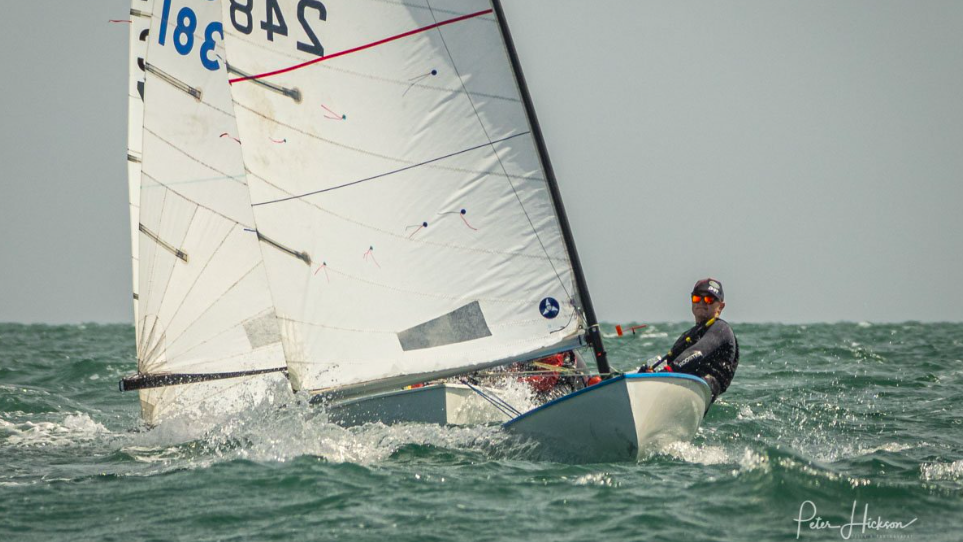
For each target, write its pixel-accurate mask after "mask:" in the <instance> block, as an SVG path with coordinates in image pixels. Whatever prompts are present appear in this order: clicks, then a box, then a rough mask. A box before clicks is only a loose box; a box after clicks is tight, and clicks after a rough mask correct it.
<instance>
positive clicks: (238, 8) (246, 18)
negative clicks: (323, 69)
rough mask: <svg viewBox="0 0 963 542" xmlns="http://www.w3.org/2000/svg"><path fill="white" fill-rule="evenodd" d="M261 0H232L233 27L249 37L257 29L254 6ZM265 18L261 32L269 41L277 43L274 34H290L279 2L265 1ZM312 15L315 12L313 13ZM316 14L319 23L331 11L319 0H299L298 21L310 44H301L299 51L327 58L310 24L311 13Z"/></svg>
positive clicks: (325, 18) (275, 0) (299, 43)
mask: <svg viewBox="0 0 963 542" xmlns="http://www.w3.org/2000/svg"><path fill="white" fill-rule="evenodd" d="M256 1H258V0H231V24H233V25H234V29H235V30H237V31H238V32H240V33H242V34H250V33H251V32H252V31H253V30H254V13H253V11H254V3H255V2H256ZM264 8H265V11H266V14H265V19H264V20H263V21H261V30H264V32H265V34H267V39H268V41H274V35H275V34H278V35H280V36H287V35H288V25H287V23H286V22H285V21H284V14H283V13H282V12H281V6H279V5H278V0H264ZM311 12H313V13H311ZM309 13H311V14H312V15H316V16H317V19H318V20H321V21H324V20H327V18H328V10H327V9H325V7H324V4H322V3H321V2H320V1H319V0H300V1H299V2H298V22H299V23H301V29H302V30H303V31H304V35H305V37H307V39H308V42H303V41H298V44H297V46H298V51H304V52H305V53H311V54H313V55H318V56H324V47H322V46H321V41H320V40H319V39H318V35H317V34H316V33H315V32H314V29H312V28H311V24H310V23H309V22H308V14H309Z"/></svg>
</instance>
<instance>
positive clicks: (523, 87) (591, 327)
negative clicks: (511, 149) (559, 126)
mask: <svg viewBox="0 0 963 542" xmlns="http://www.w3.org/2000/svg"><path fill="white" fill-rule="evenodd" d="M491 1H492V7H493V8H494V9H495V18H496V19H498V27H499V28H500V29H501V31H502V36H503V37H504V38H505V47H506V48H507V49H508V57H509V60H510V62H511V65H512V71H513V72H514V73H515V81H516V82H517V83H518V90H519V92H520V93H521V95H522V101H523V102H524V104H525V112H526V114H527V115H528V122H529V124H530V125H531V128H532V136H533V137H534V138H535V145H536V148H537V149H538V156H539V159H540V160H541V162H542V167H543V168H545V178H546V179H547V181H548V187H549V192H550V193H551V195H552V202H553V203H554V204H555V211H556V212H557V213H558V221H559V225H560V227H561V230H562V237H563V238H564V239H565V246H566V247H567V248H568V253H569V257H570V258H571V259H572V270H573V271H574V273H575V284H576V286H577V287H578V289H579V293H580V294H581V297H582V306H583V308H584V309H585V318H586V320H588V341H589V344H591V345H592V349H593V350H594V351H595V362H596V364H597V365H598V368H599V373H602V374H603V375H607V374H608V373H611V372H612V371H611V368H610V367H609V360H608V356H607V355H606V353H605V346H604V345H603V344H602V334H601V332H600V331H599V323H598V319H597V318H596V316H595V307H594V306H593V305H592V297H591V296H590V295H589V291H588V284H587V283H586V281H585V273H583V271H582V262H581V261H580V260H579V257H578V249H576V248H575V238H574V237H573V236H572V228H571V226H570V225H569V223H568V215H566V214H565V206H564V205H563V204H562V194H561V192H559V189H558V181H557V180H556V178H555V170H554V169H553V168H552V161H551V159H549V156H548V148H547V147H546V146H545V138H544V137H542V129H541V127H540V126H539V124H538V117H537V116H536V115H535V106H534V104H533V103H532V96H531V94H529V92H528V85H527V84H526V83H525V75H524V74H523V73H522V65H521V63H520V62H519V60H518V53H517V52H516V51H515V42H514V41H512V33H511V31H510V30H509V28H508V22H507V21H506V20H505V11H504V10H503V9H502V3H501V0H491Z"/></svg>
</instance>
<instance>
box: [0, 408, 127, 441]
mask: <svg viewBox="0 0 963 542" xmlns="http://www.w3.org/2000/svg"><path fill="white" fill-rule="evenodd" d="M56 416H58V417H60V416H62V417H63V419H62V420H60V421H39V422H34V421H20V422H15V421H8V420H6V419H3V418H0V435H3V440H0V444H3V445H5V446H11V447H14V448H27V447H63V446H71V445H76V444H78V443H83V442H89V441H93V440H96V439H98V438H102V437H104V436H106V435H109V434H110V431H109V430H108V429H107V428H106V427H104V426H103V425H102V424H100V423H99V422H96V421H94V420H93V419H92V418H91V417H90V416H89V415H88V414H86V413H83V412H73V413H66V414H64V413H60V414H57V415H56Z"/></svg>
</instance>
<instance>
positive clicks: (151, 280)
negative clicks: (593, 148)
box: [138, 168, 170, 360]
mask: <svg viewBox="0 0 963 542" xmlns="http://www.w3.org/2000/svg"><path fill="white" fill-rule="evenodd" d="M144 177H147V178H148V179H150V178H151V176H150V175H148V174H147V173H145V172H144V170H143V168H142V169H141V187H140V192H141V200H143V197H144V184H143V178H144ZM169 193H170V191H169V190H164V195H163V199H162V200H161V204H160V207H159V209H161V211H163V209H164V206H165V205H166V204H167V195H168V194H169ZM157 226H158V227H157V229H158V231H160V230H162V229H164V213H163V212H161V215H160V217H158V223H157ZM138 246H141V245H138ZM150 246H151V247H156V245H150ZM153 250H155V251H156V248H154V249H153ZM149 261H150V269H149V270H148V271H147V288H146V289H145V290H144V293H146V294H147V295H148V297H147V300H148V304H147V306H145V307H144V309H145V310H144V311H142V314H141V317H146V315H147V314H149V313H151V311H150V310H149V309H152V308H153V307H152V306H150V303H149V301H150V299H151V298H150V293H151V291H153V289H154V288H153V286H154V271H156V269H157V258H156V257H154V258H150V259H149ZM156 328H157V319H156V318H155V319H154V324H153V325H152V326H151V330H150V337H148V339H151V338H153V335H154V331H155V330H156ZM143 336H144V335H143V334H141V337H143ZM143 346H144V350H147V349H148V348H150V346H151V343H150V341H149V340H148V342H145V343H144V345H143ZM145 353H146V352H145ZM144 359H145V360H146V359H147V358H146V357H145V358H144Z"/></svg>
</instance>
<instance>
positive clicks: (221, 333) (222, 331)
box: [170, 308, 281, 369]
mask: <svg viewBox="0 0 963 542" xmlns="http://www.w3.org/2000/svg"><path fill="white" fill-rule="evenodd" d="M268 314H273V312H272V309H271V308H268V309H266V310H263V311H261V312H259V313H257V314H256V315H254V316H251V317H250V318H247V319H245V320H242V321H240V322H238V323H237V325H235V326H231V327H229V328H226V329H223V330H221V331H220V332H218V333H217V334H216V335H214V336H212V337H210V338H208V339H206V340H204V341H202V342H199V343H197V344H195V345H194V346H191V347H190V348H188V349H187V350H184V351H183V352H181V353H180V354H178V357H180V356H185V355H187V354H188V353H189V352H191V351H192V350H194V349H195V348H200V347H201V346H204V345H205V344H208V343H210V342H211V341H215V340H217V339H219V338H220V337H222V336H223V335H224V334H226V333H229V332H231V331H233V330H235V329H237V328H238V327H244V324H246V323H248V322H251V321H253V320H255V319H257V318H262V317H264V316H265V315H268ZM275 318H276V317H275ZM279 344H281V343H280V341H279V342H273V343H269V344H265V345H261V346H259V347H257V348H251V349H248V350H245V351H243V352H237V353H235V354H231V355H229V356H221V357H218V358H217V359H213V360H209V361H205V362H202V363H196V362H194V363H193V365H192V366H194V367H203V366H204V365H210V364H211V363H220V362H223V361H226V360H229V359H233V358H237V357H241V356H247V355H250V354H253V353H254V352H257V351H258V350H262V349H268V348H271V347H273V346H276V345H279ZM170 369H176V366H174V367H170Z"/></svg>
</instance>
